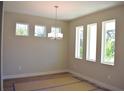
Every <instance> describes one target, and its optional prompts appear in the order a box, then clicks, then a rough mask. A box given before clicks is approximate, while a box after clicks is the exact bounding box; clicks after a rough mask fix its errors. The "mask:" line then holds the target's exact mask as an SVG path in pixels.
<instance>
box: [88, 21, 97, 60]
mask: <svg viewBox="0 0 124 93" xmlns="http://www.w3.org/2000/svg"><path fill="white" fill-rule="evenodd" d="M94 25H95V26H96V38H95V39H96V40H95V42H96V45H95V52H96V51H97V23H92V24H88V25H87V47H86V48H87V51H86V60H87V61H90V62H96V53H95V59H90V51H91V50H90V46H92V45H90V35H91V33H90V32H91V30H90V27H91V26H94ZM93 50H94V49H93Z"/></svg>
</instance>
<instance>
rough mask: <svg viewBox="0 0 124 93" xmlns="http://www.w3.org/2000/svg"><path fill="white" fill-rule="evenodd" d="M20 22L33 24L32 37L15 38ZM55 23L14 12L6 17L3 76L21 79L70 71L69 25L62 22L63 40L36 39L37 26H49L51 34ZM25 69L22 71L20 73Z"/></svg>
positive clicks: (6, 13) (48, 30) (5, 15)
mask: <svg viewBox="0 0 124 93" xmlns="http://www.w3.org/2000/svg"><path fill="white" fill-rule="evenodd" d="M16 22H22V23H29V25H30V28H29V29H30V36H28V37H19V36H15V25H16ZM54 23H55V22H54V20H52V19H47V18H42V17H38V16H30V15H23V14H17V13H11V12H5V14H4V36H3V39H4V41H3V43H4V44H3V72H4V73H3V74H4V76H8V75H20V74H25V73H27V74H28V73H42V72H48V71H57V70H63V69H66V68H67V62H68V60H67V58H68V54H67V53H68V52H67V46H68V44H67V43H68V41H67V35H68V32H67V31H68V24H67V23H66V22H64V21H59V22H58V26H60V27H61V28H62V33H64V38H63V40H50V39H48V38H37V37H34V36H33V30H34V28H33V27H34V25H35V24H36V25H45V26H46V28H47V32H50V29H51V28H50V27H51V26H54ZM20 66H21V70H20Z"/></svg>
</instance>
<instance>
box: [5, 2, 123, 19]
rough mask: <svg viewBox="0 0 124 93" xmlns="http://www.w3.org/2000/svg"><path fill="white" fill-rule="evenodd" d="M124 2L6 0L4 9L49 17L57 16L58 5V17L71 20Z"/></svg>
mask: <svg viewBox="0 0 124 93" xmlns="http://www.w3.org/2000/svg"><path fill="white" fill-rule="evenodd" d="M121 4H124V2H123V1H56V2H55V1H5V2H4V10H5V11H10V12H17V13H24V14H30V15H36V16H42V17H47V18H55V8H54V6H55V5H58V6H59V8H58V19H60V20H71V19H75V18H77V17H80V16H84V15H88V14H90V13H93V12H97V11H100V10H103V9H107V8H110V7H114V6H117V5H121Z"/></svg>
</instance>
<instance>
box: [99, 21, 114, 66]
mask: <svg viewBox="0 0 124 93" xmlns="http://www.w3.org/2000/svg"><path fill="white" fill-rule="evenodd" d="M114 55H115V20H109V21H104V22H102V48H101V63H103V64H108V65H114Z"/></svg>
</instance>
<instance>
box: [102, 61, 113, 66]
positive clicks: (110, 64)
mask: <svg viewBox="0 0 124 93" xmlns="http://www.w3.org/2000/svg"><path fill="white" fill-rule="evenodd" d="M101 64H104V65H109V66H114V63H109V62H101Z"/></svg>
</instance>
